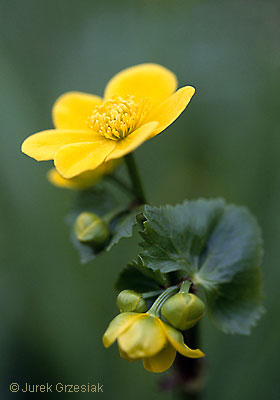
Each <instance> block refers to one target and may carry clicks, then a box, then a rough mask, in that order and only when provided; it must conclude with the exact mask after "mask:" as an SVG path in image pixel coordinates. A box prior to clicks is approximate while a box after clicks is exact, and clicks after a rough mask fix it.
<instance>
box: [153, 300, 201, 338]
mask: <svg viewBox="0 0 280 400" xmlns="http://www.w3.org/2000/svg"><path fill="white" fill-rule="evenodd" d="M204 310H205V306H204V303H203V302H202V301H201V300H200V298H199V297H197V296H195V295H194V294H191V293H177V294H175V295H174V296H171V297H169V299H167V300H166V301H165V303H164V304H163V306H162V308H161V315H162V316H163V317H164V318H165V319H166V321H168V322H169V323H170V324H171V325H172V326H174V328H176V329H180V330H182V331H184V330H186V329H189V328H192V327H193V326H194V325H195V324H196V323H197V322H198V321H199V320H200V319H201V318H202V317H203V315H204Z"/></svg>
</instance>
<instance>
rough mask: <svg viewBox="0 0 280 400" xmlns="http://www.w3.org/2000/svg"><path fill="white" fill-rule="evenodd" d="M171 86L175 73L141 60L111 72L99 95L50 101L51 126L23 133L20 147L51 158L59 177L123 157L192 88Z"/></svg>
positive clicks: (175, 110)
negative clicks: (129, 66) (26, 136)
mask: <svg viewBox="0 0 280 400" xmlns="http://www.w3.org/2000/svg"><path fill="white" fill-rule="evenodd" d="M176 88H177V79H176V76H175V75H174V74H173V73H172V72H171V71H169V70H168V69H166V68H164V67H162V66H160V65H157V64H141V65H136V66H134V67H131V68H128V69H126V70H123V71H121V72H119V73H118V74H117V75H115V76H114V77H113V78H112V79H111V80H110V81H109V82H108V84H107V86H106V88H105V93H104V99H102V98H101V97H99V96H95V95H91V94H86V93H80V92H69V93H66V94H64V95H62V96H60V97H59V98H58V99H57V101H56V103H55V104H54V107H53V122H54V126H55V129H51V130H47V131H43V132H39V133H36V134H34V135H32V136H30V137H28V138H27V139H26V140H25V141H24V143H23V145H22V151H23V153H25V154H27V155H29V156H30V157H32V158H35V160H37V161H43V160H54V164H55V167H56V169H57V171H58V172H59V174H60V175H62V176H63V177H64V178H73V177H74V176H76V175H79V174H81V173H83V172H85V171H88V170H94V169H95V168H97V167H98V166H99V165H100V164H102V163H103V162H104V161H109V160H112V159H115V158H120V157H123V156H124V155H126V154H128V153H130V152H132V151H133V150H134V149H135V148H137V147H138V146H140V145H141V144H142V143H143V142H144V141H146V140H148V139H150V138H152V137H153V136H155V135H157V134H158V133H160V132H162V131H163V130H164V129H165V128H167V127H168V126H169V125H170V124H171V123H172V122H173V121H174V120H175V119H176V118H177V117H178V116H179V115H180V114H181V113H182V112H183V111H184V109H185V107H186V106H187V104H188V103H189V101H190V99H191V98H192V96H193V94H194V92H195V90H194V88H193V87H191V86H185V87H182V88H181V89H179V90H177V91H175V90H176Z"/></svg>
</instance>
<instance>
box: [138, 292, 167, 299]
mask: <svg viewBox="0 0 280 400" xmlns="http://www.w3.org/2000/svg"><path fill="white" fill-rule="evenodd" d="M162 292H163V290H154V291H153V292H146V293H142V297H143V299H150V298H152V297H156V296H159V295H160V294H161V293H162Z"/></svg>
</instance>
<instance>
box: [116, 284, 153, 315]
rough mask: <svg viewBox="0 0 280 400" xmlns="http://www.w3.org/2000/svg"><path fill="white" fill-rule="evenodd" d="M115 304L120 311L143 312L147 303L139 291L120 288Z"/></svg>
mask: <svg viewBox="0 0 280 400" xmlns="http://www.w3.org/2000/svg"><path fill="white" fill-rule="evenodd" d="M117 306H118V308H119V310H120V312H136V313H143V312H145V311H147V305H146V302H145V300H144V299H143V297H142V295H141V293H137V292H135V291H134V290H122V291H121V292H120V293H119V295H118V297H117Z"/></svg>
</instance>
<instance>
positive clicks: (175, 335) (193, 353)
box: [160, 321, 204, 358]
mask: <svg viewBox="0 0 280 400" xmlns="http://www.w3.org/2000/svg"><path fill="white" fill-rule="evenodd" d="M160 323H161V325H162V327H163V329H164V332H165V334H166V336H167V339H168V340H169V342H170V343H171V345H172V346H173V347H174V348H175V349H176V350H177V351H178V352H179V353H180V354H182V355H183V356H185V357H190V358H200V357H204V353H202V351H201V350H199V349H196V350H192V349H190V348H189V347H188V346H187V345H186V344H185V343H184V338H183V335H182V333H181V332H179V331H177V329H175V328H173V327H172V326H170V325H168V324H166V323H165V322H162V321H160Z"/></svg>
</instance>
